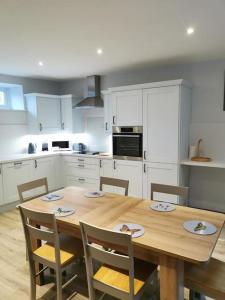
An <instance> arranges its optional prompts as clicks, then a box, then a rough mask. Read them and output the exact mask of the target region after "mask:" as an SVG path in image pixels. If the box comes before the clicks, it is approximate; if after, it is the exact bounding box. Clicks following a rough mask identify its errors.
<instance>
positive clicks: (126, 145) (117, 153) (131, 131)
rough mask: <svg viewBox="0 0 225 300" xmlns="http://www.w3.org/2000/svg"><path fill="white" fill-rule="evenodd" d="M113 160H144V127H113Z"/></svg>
mask: <svg viewBox="0 0 225 300" xmlns="http://www.w3.org/2000/svg"><path fill="white" fill-rule="evenodd" d="M112 138H113V158H115V159H127V160H142V143H143V127H142V126H135V127H132V126H131V127H128V126H126V127H125V126H122V127H118V126H113V137H112Z"/></svg>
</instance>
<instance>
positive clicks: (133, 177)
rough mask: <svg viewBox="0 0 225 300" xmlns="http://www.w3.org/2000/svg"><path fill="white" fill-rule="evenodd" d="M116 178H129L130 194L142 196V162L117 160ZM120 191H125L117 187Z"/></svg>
mask: <svg viewBox="0 0 225 300" xmlns="http://www.w3.org/2000/svg"><path fill="white" fill-rule="evenodd" d="M115 163H116V166H115V167H116V178H118V179H125V180H129V192H128V195H129V196H134V197H142V185H143V184H142V162H136V161H125V160H116V161H115ZM117 192H118V193H124V190H123V189H120V188H117Z"/></svg>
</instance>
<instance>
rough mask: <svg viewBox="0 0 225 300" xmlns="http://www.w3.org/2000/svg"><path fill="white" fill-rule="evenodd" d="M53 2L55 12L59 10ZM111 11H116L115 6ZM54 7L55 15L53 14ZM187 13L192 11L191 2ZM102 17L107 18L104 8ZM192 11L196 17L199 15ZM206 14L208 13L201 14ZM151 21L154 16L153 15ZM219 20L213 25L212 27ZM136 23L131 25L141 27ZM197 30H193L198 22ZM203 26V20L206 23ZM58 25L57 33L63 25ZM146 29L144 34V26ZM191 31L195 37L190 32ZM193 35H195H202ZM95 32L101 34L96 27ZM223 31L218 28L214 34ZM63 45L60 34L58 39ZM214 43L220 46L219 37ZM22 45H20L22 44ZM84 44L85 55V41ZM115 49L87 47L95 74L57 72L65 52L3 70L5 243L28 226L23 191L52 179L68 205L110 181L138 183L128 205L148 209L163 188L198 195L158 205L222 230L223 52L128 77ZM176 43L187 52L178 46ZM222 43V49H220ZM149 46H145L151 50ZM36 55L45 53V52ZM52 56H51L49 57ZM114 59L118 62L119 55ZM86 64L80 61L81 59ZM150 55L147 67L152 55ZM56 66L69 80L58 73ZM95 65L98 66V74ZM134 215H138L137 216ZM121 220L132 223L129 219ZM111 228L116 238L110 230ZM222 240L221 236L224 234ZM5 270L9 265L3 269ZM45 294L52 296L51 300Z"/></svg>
mask: <svg viewBox="0 0 225 300" xmlns="http://www.w3.org/2000/svg"><path fill="white" fill-rule="evenodd" d="M24 2H26V1H24ZM48 2H49V3H48V4H49V5H50V2H51V1H48ZM56 2H57V5H56V6H57V9H59V11H60V8H62V7H63V5H62V4H61V5H62V7H61V6H60V3H58V1H56ZM69 2H70V1H69ZM97 2H99V1H96V3H97ZM110 2H112V1H110ZM151 2H153V1H151ZM172 2H173V1H172ZM5 5H6V6H5V11H6V12H9V11H11V12H12V11H13V13H14V15H15V20H20V21H21V19H20V16H19V15H17V14H16V10H15V7H17V5H16V3H15V2H14V1H11V4H8V5H7V4H5ZM10 5H11V6H10ZM67 5H68V6H67ZM67 5H65V7H64V8H65V10H66V12H65V16H66V15H67V14H69V8H71V7H73V5H75V4H72V3H67ZM79 5H80V6H79V11H80V12H82V13H84V11H86V6H85V4H81V3H79ZM89 5H90V2H89ZM111 5H112V7H113V10H114V9H115V6H114V4H113V2H112V3H111ZM123 5H125V4H123ZM123 5H122V6H123ZM145 5H146V7H148V9H149V8H150V7H154V5H156V4H153V3H151V4H150V3H149V4H147V3H145ZM151 5H153V6H151ZM179 5H181V4H179ZM179 5H177V9H178V7H179ZM207 5H208V6H207V9H208V10H209V11H210V7H211V4H209V3H207ZM220 5H221V4H220V3H217V5H215V7H216V8H215V10H216V13H218V10H219V7H220ZM75 6H76V5H75ZM159 6H160V5H159ZM34 7H36V9H41V11H42V13H43V14H44V15H45V17H47V16H48V14H53V15H54V14H55V13H56V12H49V11H48V9H50V8H49V7H51V6H49V7H48V5H47V4H46V7H45V6H44V4H43V7H42V8H41V7H39V8H37V6H35V4H34ZM34 7H30V9H31V13H32V14H34V15H33V17H34V18H36V17H37V16H35V13H34V11H33V9H34ZM47 7H48V9H47V10H46V11H44V10H45V8H47ZM134 7H136V4H134V3H133V4H132V5H131V7H130V9H131V11H130V12H129V13H130V15H129V17H130V18H131V16H133V14H135V12H134V11H133V10H132V9H134ZM182 7H183V8H184V7H186V9H187V1H182ZM73 8H74V7H73ZM179 8H180V7H179ZM27 9H28V8H27ZM93 9H94V10H97V6H96V7H95V6H94V7H93ZM158 9H159V11H160V13H162V11H161V10H160V9H162V7H161V8H160V7H158ZM163 9H165V7H163ZM102 10H103V11H104V13H105V14H106V15H107V16H108V17H109V15H108V14H109V11H108V10H107V9H106V7H104V8H103V7H102ZM59 11H57V13H59ZM188 11H190V12H193V11H192V9H191V8H190V7H189V8H188ZM196 11H198V12H200V8H198V9H196ZM221 11H222V9H221ZM177 13H178V12H177ZM63 14H64V13H63ZM137 14H138V13H137ZM142 14H144V12H143V10H142ZM175 15H176V14H175ZM65 16H64V17H65ZM213 16H214V15H213ZM213 16H211V18H212V19H213ZM139 17H140V16H139ZM17 18H18V19H17ZM93 18H94V21H93V20H90V23H91V22H92V21H93V22H96V24H98V22H97V21H96V19H95V17H93ZM104 18H106V16H104ZM185 18H187V16H185ZM201 18H202V19H201ZM201 18H200V19H201V22H202V24H207V22H208V19H207V17H206V16H204V17H203V16H201ZM190 19H191V18H190ZM4 20H5V19H3V21H4ZM146 20H147V19H146ZM120 21H122V20H120ZM24 22H25V21H24ZM45 22H47V19H44V24H45V26H46V28H48V26H47V25H46V24H47V23H45ZM62 22H63V21H62ZM71 22H72V21H71ZM74 22H75V20H74ZM129 22H131V23H129V24H130V25H131V24H132V21H131V20H130V21H129ZM146 22H147V21H146ZM189 22H190V23H191V20H190V21H189ZM201 22H200V20H199V23H201ZM187 23H188V20H187ZM190 23H188V24H187V26H189V24H190ZM19 24H20V26H21V30H24V32H27V28H25V27H24V25H25V23H24V24H23V22H22V21H21V23H19ZM54 24H56V26H57V21H56V20H54ZM190 25H191V24H190ZM43 26H44V25H43ZM138 26H139V27H141V28H142V30H143V27H142V25H141V24H138ZM171 26H172V25H171ZM199 26H200V25H199ZM202 26H203V25H202ZM87 27H88V26H87ZM35 28H36V29H37V28H39V27H38V26H37V27H35ZM107 28H108V26H107ZM132 28H133V27H132ZM63 29H65V28H64V27H63V26H62V28H59V31H60V32H63ZM139 29H140V28H139ZM186 29H187V32H185V30H186ZM190 29H193V30H192V32H191V30H190ZM89 30H91V29H90V27H89ZM108 30H109V28H108ZM112 30H113V29H112ZM173 30H175V29H173ZM176 30H177V29H176ZM176 30H175V31H176ZM218 30H219V29H218V27H216V25H215V28H214V32H217V31H218ZM31 31H32V30H31ZM183 31H184V32H183V33H182V34H183V35H184V37H182V39H183V43H185V45H186V47H187V49H189V47H190V48H191V49H192V51H194V50H196V51H197V49H198V47H199V45H198V47H195V46H196V43H197V39H198V38H199V40H201V39H203V37H202V36H201V34H202V31H203V28H201V29H199V28H198V27H197V26H196V28H195V27H187V28H186V26H184V28H183ZM195 31H196V32H195ZM115 32H116V28H115ZM115 32H114V34H115ZM176 32H177V31H176ZM188 32H189V33H188ZM112 33H113V32H112ZM208 34H209V35H210V33H208ZM199 35H200V36H199ZM14 36H15V35H14ZM78 36H79V34H78ZM112 36H113V35H112ZM53 37H54V34H53V36H52V37H51V38H52V39H53ZM98 38H99V37H98ZM210 38H211V40H213V39H214V38H215V35H214V36H213V37H212V36H211V37H210ZM15 40H16V38H15V39H14V42H15ZM40 40H41V38H40ZM128 40H129V41H128ZM131 40H132V39H129V38H127V40H126V41H127V43H128V42H131ZM52 41H53V40H52ZM80 42H81V44H82V43H83V45H85V42H84V40H83V39H82V38H81V40H80ZM108 42H109V41H108V40H107V38H106V40H105V46H104V47H103V46H102V47H99V45H103V44H104V43H103V42H101V43H100V42H97V44H96V45H95V46H94V47H95V48H94V52H96V53H94V57H93V53H92V54H90V53H89V52H86V51H87V50H86V49H84V48H85V46H82V47H83V48H82V50H83V51H84V52H83V53H86V59H87V62H88V63H89V64H90V67H88V66H87V65H88V63H85V60H84V61H83V65H82V64H79V63H77V69H76V68H73V67H71V63H70V62H69V63H65V66H66V67H64V65H63V64H62V62H60V61H59V60H58V65H57V59H56V58H57V53H58V50H57V51H56V53H55V54H54V55H53V56H54V59H53V57H52V58H51V55H49V54H48V55H47V54H45V53H44V52H43V49H44V48H43V49H41V52H42V55H40V53H39V56H38V55H37V57H39V58H36V61H35V64H36V66H35V67H33V66H31V65H32V64H33V58H31V57H30V56H29V55H28V58H27V61H26V63H24V67H22V66H21V63H20V61H19V58H20V56H19V54H18V61H17V64H15V69H14V71H12V70H13V68H12V65H11V64H10V63H9V62H8V65H7V64H6V63H5V62H4V61H2V70H3V71H1V75H0V213H1V214H0V224H1V226H2V231H1V233H2V234H4V233H5V230H6V229H5V222H6V220H8V219H9V220H10V219H11V218H13V219H16V220H17V218H19V213H18V209H17V208H16V207H17V206H18V204H19V203H20V197H19V193H18V186H20V185H23V184H25V183H29V182H32V181H35V180H39V179H41V178H47V183H48V189H49V193H53V194H54V193H57V191H59V190H62V191H64V189H65V195H66V191H67V188H68V189H70V187H74V188H75V190H76V188H77V191H79V190H80V189H81V190H82V189H84V190H87V191H89V192H98V191H99V187H100V185H101V180H102V178H105V177H107V178H111V179H114V180H122V181H123V180H124V181H128V182H129V189H128V192H127V194H128V197H130V199H133V198H135V199H142V200H143V199H144V200H143V201H145V200H146V199H147V200H148V201H150V200H152V199H153V197H152V193H153V191H151V184H153V183H157V184H162V185H170V186H176V187H177V186H178V187H189V191H188V199H186V200H185V199H182V197H181V196H179V195H168V194H165V193H161V194H160V193H157V192H156V193H155V195H154V196H155V198H154V200H158V201H160V202H159V203H171V205H174V204H175V207H179V206H184V207H186V206H187V207H189V208H190V209H194V208H197V209H198V210H199V209H201V210H202V211H204V212H205V213H206V212H207V211H210V212H212V213H215V216H216V214H217V213H218V216H219V217H218V220H219V218H220V217H221V215H223V214H224V213H225V204H224V194H225V187H224V180H225V172H224V168H225V159H224V150H225V144H224V129H225V128H224V124H225V117H224V116H225V114H224V110H223V105H224V104H223V102H224V95H223V93H224V69H225V60H224V57H222V56H221V55H220V54H219V50H218V51H216V50H217V49H216V47H215V49H214V48H213V46H212V47H211V48H210V47H209V50H208V53H207V51H206V50H204V51H205V52H204V55H203V56H202V57H203V58H202V59H201V58H199V53H200V52H199V53H197V52H196V54H195V55H194V54H192V56H191V51H190V53H189V55H190V57H189V59H183V60H179V59H177V60H174V62H172V63H171V62H169V61H167V62H165V63H164V62H163V59H164V57H161V62H160V63H159V64H154V63H153V61H150V60H149V59H147V58H145V59H146V63H145V64H144V65H143V64H141V63H139V64H137V65H135V64H132V63H131V61H132V58H131V57H129V59H128V63H127V64H125V63H124V64H123V63H122V62H121V61H119V60H118V62H117V63H118V64H119V65H118V67H117V68H114V67H113V64H114V63H115V57H114V56H113V55H112V54H110V53H111V52H110V51H109V49H110V48H109V44H108ZM174 42H175V43H177V45H179V41H178V40H176V41H174ZM216 42H217V44H218V45H219V42H218V41H215V43H216ZM90 43H93V41H90ZM102 43H103V44H102ZM142 43H144V41H143V40H142ZM217 44H216V45H217ZM35 45H36V46H38V45H37V44H36V43H35ZM106 45H108V47H107V46H106ZM129 45H130V44H129ZM6 46H7V39H6V42H5V48H4V51H5V52H4V55H6V54H7V51H6ZM21 47H23V46H22V45H21ZM60 47H61V46H60ZM92 47H93V44H92ZM124 47H125V44H124ZM218 47H219V46H218ZM40 48H41V47H40ZM33 49H34V48H33ZM60 49H61V48H60ZM135 49H136V46H135ZM221 49H222V46H221V48H220V50H221ZM61 50H62V49H61ZM67 50H68V49H67ZM89 50H90V49H89ZM92 50H93V49H92ZM92 50H91V51H92ZM107 50H108V53H107ZM45 51H46V53H47V52H48V51H47V50H46V48H45ZM113 51H114V53H116V49H114V50H113ZM174 51H175V50H174ZM180 51H182V50H181V49H180ZM201 51H203V48H202V49H201ZM210 51H211V52H210ZM124 52H125V50H124ZM175 52H176V51H175ZM175 52H174V55H177V57H178V56H179V55H178V53H177V54H176V53H175ZM36 53H37V51H36ZM88 53H89V54H88ZM127 53H128V52H126V55H127ZM134 53H137V54H138V50H137V49H136V52H135V51H134V50H133V51H132V55H134ZM124 54H125V53H123V54H122V53H121V57H123V59H124V60H126V55H125V56H124ZM4 55H3V57H4ZM68 55H69V56H70V61H71V59H72V57H73V55H72V54H71V53H70V52H69V51H68ZM71 55H72V56H71ZM77 55H78V56H79V51H78V53H77ZM84 55H85V54H84ZM110 55H112V56H111V62H112V64H111V67H108V69H107V68H106V66H107V64H108V62H107V63H106V60H109V61H110ZM142 55H143V57H144V55H145V53H144V51H143V53H142ZM213 55H214V56H213ZM59 57H60V56H58V58H59ZM21 59H22V56H21ZM80 59H81V58H80ZM53 60H54V64H56V65H57V67H58V70H60V71H57V68H55V67H53V64H52V61H53ZM68 61H69V57H68ZM94 61H97V65H96V62H95V63H94ZM129 61H130V63H129ZM137 61H138V60H137ZM98 65H99V66H98ZM28 66H30V69H29V68H28ZM7 67H8V69H7ZM100 67H101V68H102V69H101V68H100ZM103 67H104V68H106V69H104V68H103ZM16 68H17V69H16ZM79 68H80V69H79ZM28 69H29V70H28ZM73 69H74V70H73ZM75 69H76V70H75ZM78 69H79V70H78ZM32 72H33V73H32ZM76 72H77V73H76ZM29 74H31V75H29ZM54 74H57V76H55V75H54ZM93 74H100V75H93ZM200 140H202V141H201V142H200ZM198 141H199V149H198V147H197V145H198ZM198 150H199V151H198ZM191 151H193V153H192V154H190V153H191ZM193 156H197V158H199V157H200V158H201V159H203V160H204V159H206V161H205V162H202V161H195V160H193ZM207 160H208V161H207ZM33 192H34V191H32V192H31V194H29V196H30V197H31V196H34V194H32V193H33ZM104 192H106V193H110V194H111V193H112V194H116V195H123V194H124V190H123V188H121V187H118V186H116V187H114V186H107V187H105V188H104ZM118 197H119V196H118ZM65 198H66V196H65ZM99 201H100V200H99ZM115 201H116V200H115ZM93 205H95V204H93ZM111 205H112V204H111ZM124 205H130V204H126V201H125V202H124ZM161 205H163V204H161ZM103 207H104V205H103ZM96 209H97V208H96ZM98 209H99V208H98ZM102 209H103V208H102ZM114 209H115V211H116V208H114V207H113V208H112V213H113V210H114ZM129 209H132V208H131V207H129ZM121 210H122V207H121ZM177 210H179V209H177ZM193 214H194V211H193ZM125 215H126V214H124V218H125ZM189 219H191V217H189ZM91 220H92V219H91ZM121 220H122V222H125V221H124V220H123V218H122V217H121ZM210 220H211V219H210ZM212 220H213V219H212ZM18 222H19V219H18ZM96 222H97V221H96ZM143 222H144V220H143ZM221 222H222V221H221ZM20 224H21V222H20ZM3 225H4V226H3ZM115 225H116V224H115ZM95 226H97V224H95ZM105 226H106V227H109V228H110V226H109V225H105ZM146 226H147V225H146ZM220 226H221V224H219V223H218V224H217V227H218V230H219V228H220ZM9 227H10V226H9ZM3 228H4V229H3ZM221 228H222V227H221ZM110 229H111V228H110ZM13 230H15V231H16V232H17V233H18V236H19V237H20V240H19V243H20V244H24V240H23V239H24V237H23V236H22V234H23V233H22V232H21V230H19V229H18V227H15V228H14V227H13ZM217 233H218V234H219V232H218V231H217ZM146 234H147V233H146ZM146 236H147V235H146ZM217 239H218V242H217V244H215V243H214V246H215V245H216V248H215V253H216V254H215V255H216V257H218V256H220V258H221V261H224V259H225V254H224V251H222V248H223V247H224V230H223V231H222V233H221V235H220V236H219V235H218V236H217ZM214 242H215V241H214ZM148 246H149V245H148ZM149 247H150V246H149ZM213 248H214V247H213ZM6 249H7V247H6V248H2V251H3V252H4V253H5V251H6ZM24 250H25V245H24V248H23V247H21V250H20V251H22V252H20V253H23V252H24ZM176 250H177V249H176ZM211 254H212V253H210V255H211ZM21 255H22V254H21ZM24 255H25V254H24ZM177 255H178V254H177ZM0 262H1V263H2V264H3V260H0ZM20 263H21V265H22V264H25V263H26V260H25V257H24V261H22V260H21V262H20ZM5 268H6V267H3V269H5ZM26 268H27V277H25V279H24V280H26V281H28V280H27V278H28V273H29V272H28V265H27V266H26ZM6 273H7V272H6ZM7 276H8V275H7ZM7 276H6V277H5V279H4V286H2V288H4V287H5V286H6V283H5V280H6V278H8V280H10V277H7ZM18 276H20V275H18ZM162 276H163V275H162ZM162 282H163V281H162ZM43 287H45V285H44V286H43ZM41 288H42V287H41ZM26 289H27V288H26ZM6 290H7V289H6ZM43 291H44V289H43V290H41V293H42V292H43ZM20 292H21V291H20ZM186 294H188V290H185V297H187V295H186ZM202 294H204V293H202ZM21 295H22V296H23V297H24V299H25V297H26V299H28V296H27V295H29V289H27V292H26V293H25V294H23V292H21ZM195 296H196V295H195ZM206 296H207V295H206ZM209 296H210V295H209ZM10 297H11V298H10ZM76 297H77V296H75V297H74V298H73V299H76ZM79 297H80V296H79V295H78V298H77V299H81V298H79ZM86 297H87V295H86ZM152 297H156V296H152ZM168 297H170V298H165V299H181V298H180V295H179V296H174V297H175V298H172V296H168ZM190 297H191V295H190ZM196 297H197V296H196ZM201 297H204V296H201ZM6 298H7V299H15V294H14V296H13V294H12V293H11V294H10V293H8V294H7V292H5V294H4V298H2V299H6ZM211 298H212V296H211ZM0 299H1V295H0ZM53 299H54V297H53ZM85 299H86V298H85ZM144 299H145V298H144ZM149 299H150V298H149ZM152 299H154V298H152ZM160 299H161V298H160ZM162 299H164V298H162ZM185 299H187V298H185ZM190 299H194V298H190ZM202 299H204V298H202ZM206 299H207V298H206ZM209 299H210V298H209ZM212 299H213V298H212ZM215 299H217V298H215ZM221 299H222V298H221Z"/></svg>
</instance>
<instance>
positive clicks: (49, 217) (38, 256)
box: [19, 206, 83, 300]
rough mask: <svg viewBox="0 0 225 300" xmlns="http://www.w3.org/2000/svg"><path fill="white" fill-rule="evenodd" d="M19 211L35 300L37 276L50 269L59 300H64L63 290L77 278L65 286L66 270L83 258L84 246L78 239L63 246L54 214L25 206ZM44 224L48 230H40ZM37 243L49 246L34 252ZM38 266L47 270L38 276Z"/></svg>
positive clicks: (43, 246) (32, 294)
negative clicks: (63, 281)
mask: <svg viewBox="0 0 225 300" xmlns="http://www.w3.org/2000/svg"><path fill="white" fill-rule="evenodd" d="M19 210H20V215H21V219H22V224H23V229H24V234H25V240H26V246H27V254H28V261H29V267H30V283H31V300H35V299H36V277H37V276H38V275H40V274H41V273H42V272H43V271H45V270H46V269H47V268H48V267H49V268H51V269H53V270H55V272H56V287H57V300H62V299H63V298H62V291H63V289H64V288H65V287H66V286H68V284H70V283H71V282H72V281H73V280H74V279H76V278H77V274H76V275H74V276H72V278H70V279H69V280H68V281H67V282H66V283H64V284H62V271H63V269H64V268H65V267H66V266H67V265H68V264H70V263H71V262H72V261H73V260H75V259H76V258H78V257H81V256H82V254H83V250H82V244H81V242H79V241H78V240H77V239H73V241H72V239H70V240H69V241H68V240H67V242H66V243H65V244H64V245H61V244H60V237H59V234H58V229H57V223H56V218H55V215H54V214H53V213H43V212H38V211H33V210H30V209H27V208H24V207H22V206H19ZM43 223H44V224H45V226H48V230H46V229H42V228H41V227H40V225H41V224H43ZM33 240H37V241H45V243H44V244H42V245H40V247H38V248H37V249H35V250H33V247H32V241H33ZM35 264H41V265H43V266H44V267H43V268H42V269H41V270H40V271H39V272H37V273H36V267H35ZM74 294H75V293H73V295H74ZM71 296H72V295H71ZM71 296H70V298H71Z"/></svg>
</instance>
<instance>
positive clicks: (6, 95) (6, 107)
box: [0, 86, 11, 109]
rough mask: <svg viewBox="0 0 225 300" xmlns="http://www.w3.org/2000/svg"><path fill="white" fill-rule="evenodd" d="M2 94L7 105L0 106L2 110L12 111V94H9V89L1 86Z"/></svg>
mask: <svg viewBox="0 0 225 300" xmlns="http://www.w3.org/2000/svg"><path fill="white" fill-rule="evenodd" d="M0 92H3V93H4V100H5V104H4V105H1V104H0V109H11V105H10V93H9V90H8V88H5V87H1V86H0Z"/></svg>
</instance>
